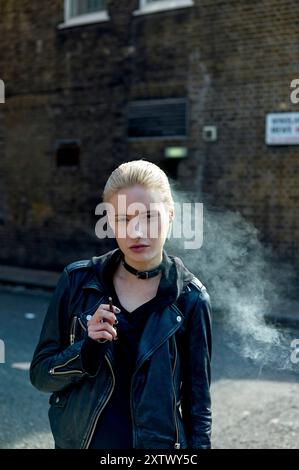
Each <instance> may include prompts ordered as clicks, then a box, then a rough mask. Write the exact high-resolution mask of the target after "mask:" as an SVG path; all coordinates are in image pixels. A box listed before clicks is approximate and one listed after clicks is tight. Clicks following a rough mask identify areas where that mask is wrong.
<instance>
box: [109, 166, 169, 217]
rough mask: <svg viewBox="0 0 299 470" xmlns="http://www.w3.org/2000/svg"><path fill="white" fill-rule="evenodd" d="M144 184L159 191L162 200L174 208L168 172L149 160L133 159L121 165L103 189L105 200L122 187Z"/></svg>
mask: <svg viewBox="0 0 299 470" xmlns="http://www.w3.org/2000/svg"><path fill="white" fill-rule="evenodd" d="M136 184H138V185H142V186H144V187H145V188H147V189H150V190H155V191H159V193H160V194H161V199H162V202H164V203H165V204H166V205H167V207H168V208H169V209H170V210H173V209H174V202H173V197H172V193H171V188H170V183H169V180H168V177H167V175H166V173H164V171H163V170H161V168H160V167H158V165H155V163H152V162H149V161H147V160H133V161H130V162H125V163H122V164H121V165H119V166H118V167H117V168H116V169H115V170H114V171H113V172H112V173H111V175H110V176H109V178H108V180H107V182H106V184H105V187H104V191H103V201H104V202H108V201H109V199H110V198H111V197H112V196H113V195H114V194H115V193H116V192H117V191H119V190H120V189H124V188H128V187H132V186H135V185H136Z"/></svg>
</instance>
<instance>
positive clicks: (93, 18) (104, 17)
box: [58, 0, 110, 29]
mask: <svg viewBox="0 0 299 470" xmlns="http://www.w3.org/2000/svg"><path fill="white" fill-rule="evenodd" d="M71 1H72V0H64V23H61V24H59V25H58V28H59V29H62V28H70V27H72V26H80V25H85V24H92V23H101V22H104V21H109V19H110V18H109V14H108V11H107V8H106V9H105V10H101V11H96V12H94V13H84V14H83V15H77V16H73V17H71V16H70V11H71Z"/></svg>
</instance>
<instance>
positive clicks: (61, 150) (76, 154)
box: [56, 140, 81, 167]
mask: <svg viewBox="0 0 299 470" xmlns="http://www.w3.org/2000/svg"><path fill="white" fill-rule="evenodd" d="M80 144H81V142H80V141H79V140H58V141H57V142H56V165H57V166H58V167H62V166H68V167H70V166H72V167H78V166H79V163H80Z"/></svg>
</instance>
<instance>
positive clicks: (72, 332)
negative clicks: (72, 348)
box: [70, 317, 77, 345]
mask: <svg viewBox="0 0 299 470" xmlns="http://www.w3.org/2000/svg"><path fill="white" fill-rule="evenodd" d="M76 324H77V317H73V320H72V325H71V331H70V344H71V345H72V344H74V342H75V333H76Z"/></svg>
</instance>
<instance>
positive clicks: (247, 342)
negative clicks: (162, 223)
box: [165, 183, 298, 372]
mask: <svg viewBox="0 0 299 470" xmlns="http://www.w3.org/2000/svg"><path fill="white" fill-rule="evenodd" d="M174 184H175V183H173V184H172V186H173V185H174ZM172 192H173V196H174V200H175V202H176V203H177V202H180V203H183V202H199V200H198V195H197V197H196V196H195V195H194V194H187V193H186V192H182V191H179V190H177V189H173V188H172ZM191 214H192V212H191ZM193 217H194V213H193V214H192V218H193ZM192 227H194V220H192ZM165 247H166V250H168V251H169V253H170V254H175V255H177V256H179V257H181V258H182V260H183V262H184V264H185V265H186V266H187V268H188V269H189V270H190V271H192V272H193V273H194V274H195V275H196V276H198V278H199V279H200V280H201V281H202V282H203V284H204V285H205V286H206V287H207V289H208V292H209V294H210V297H211V303H212V309H213V318H214V317H216V320H221V322H222V327H223V328H224V329H225V332H226V335H227V337H228V338H229V341H230V346H231V347H232V348H233V349H234V350H235V351H237V352H238V354H240V355H241V356H242V357H244V358H247V359H249V360H251V361H253V362H254V363H255V364H258V365H259V366H260V367H264V366H270V367H271V368H273V367H274V368H275V369H285V370H292V371H296V369H297V372H298V364H293V363H292V362H291V360H290V356H291V352H292V351H291V348H290V342H291V338H289V337H288V334H287V332H286V330H282V329H279V328H278V327H276V326H275V325H274V324H273V323H272V324H271V323H269V322H267V321H266V318H267V316H268V315H269V314H271V312H272V311H273V309H276V310H277V309H279V308H281V307H282V306H283V305H284V302H285V301H286V300H288V299H290V298H291V297H292V296H294V294H295V286H296V274H295V272H294V270H293V268H292V267H291V266H290V265H289V264H287V263H284V264H283V263H282V262H281V261H279V260H278V259H277V258H276V257H275V255H274V253H273V251H272V250H271V249H270V248H266V247H265V246H263V244H262V243H261V242H260V240H259V233H258V231H257V229H256V228H255V227H254V226H253V225H252V224H250V223H249V222H248V221H246V220H245V219H244V218H243V217H242V216H241V214H240V213H238V212H232V211H229V210H225V211H223V210H219V209H215V208H211V207H207V205H204V216H203V244H202V247H201V248H199V249H195V250H188V249H185V248H184V240H183V239H178V238H173V237H170V238H169V240H167V242H166V245H165ZM293 338H294V336H293Z"/></svg>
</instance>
